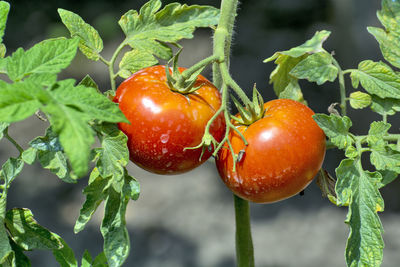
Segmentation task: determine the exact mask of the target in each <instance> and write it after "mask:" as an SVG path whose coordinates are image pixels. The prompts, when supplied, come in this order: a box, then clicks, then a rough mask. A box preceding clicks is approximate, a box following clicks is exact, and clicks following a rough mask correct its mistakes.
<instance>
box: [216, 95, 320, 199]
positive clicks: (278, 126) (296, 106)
mask: <svg viewBox="0 0 400 267" xmlns="http://www.w3.org/2000/svg"><path fill="white" fill-rule="evenodd" d="M264 108H265V115H264V117H263V118H262V119H260V120H258V121H256V122H254V123H253V124H251V125H250V126H244V125H239V124H238V123H236V122H235V124H236V126H237V129H238V130H239V131H240V132H241V133H242V134H243V135H244V137H245V138H246V140H247V142H248V145H247V146H245V145H244V142H243V141H242V139H241V137H240V136H239V135H238V133H236V132H235V131H231V133H230V136H229V140H230V141H231V144H232V147H233V150H234V152H235V154H237V155H239V156H238V160H237V163H236V171H235V172H234V171H233V160H232V155H231V152H230V150H229V149H228V148H227V145H226V144H225V145H224V147H223V148H222V149H221V150H220V151H219V152H218V157H217V159H216V164H217V169H218V172H219V174H220V176H221V178H222V180H223V181H224V183H225V184H226V185H227V186H228V188H230V189H231V190H232V191H233V192H234V193H235V194H236V195H238V196H239V197H241V198H243V199H246V200H250V201H252V202H257V203H270V202H276V201H279V200H283V199H286V198H289V197H291V196H293V195H295V194H297V193H299V192H301V191H302V190H303V189H304V188H305V187H306V186H307V185H308V184H309V183H310V182H311V181H312V179H313V178H314V176H315V175H316V174H317V172H318V170H319V169H320V168H321V165H322V162H323V160H324V156H325V134H324V132H323V131H322V130H321V128H320V127H319V126H318V125H317V123H316V122H315V121H314V120H313V118H312V115H313V114H314V112H313V111H312V110H311V109H310V108H308V107H307V106H305V105H303V104H301V103H299V102H296V101H294V100H289V99H277V100H272V101H269V102H267V103H265V104H264Z"/></svg>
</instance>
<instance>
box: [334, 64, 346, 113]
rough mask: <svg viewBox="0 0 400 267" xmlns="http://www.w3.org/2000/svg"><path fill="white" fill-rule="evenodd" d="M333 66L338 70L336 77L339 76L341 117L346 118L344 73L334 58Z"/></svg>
mask: <svg viewBox="0 0 400 267" xmlns="http://www.w3.org/2000/svg"><path fill="white" fill-rule="evenodd" d="M332 59H333V61H332V63H333V65H335V66H336V68H337V69H338V76H339V87H340V107H341V109H342V115H343V116H346V115H347V101H346V85H345V82H344V72H343V70H342V68H341V67H340V65H339V63H338V62H337V61H336V59H335V58H334V57H332Z"/></svg>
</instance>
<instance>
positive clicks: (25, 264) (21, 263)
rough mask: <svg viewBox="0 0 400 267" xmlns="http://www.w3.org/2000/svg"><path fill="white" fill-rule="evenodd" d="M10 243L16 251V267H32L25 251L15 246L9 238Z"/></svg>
mask: <svg viewBox="0 0 400 267" xmlns="http://www.w3.org/2000/svg"><path fill="white" fill-rule="evenodd" d="M9 242H10V245H11V248H12V250H13V251H14V258H15V265H16V266H18V267H31V262H30V260H29V258H28V257H27V256H26V255H25V254H24V250H23V249H22V248H21V247H20V246H18V245H17V244H15V243H14V241H13V240H12V239H11V238H9Z"/></svg>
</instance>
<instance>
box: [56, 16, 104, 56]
mask: <svg viewBox="0 0 400 267" xmlns="http://www.w3.org/2000/svg"><path fill="white" fill-rule="evenodd" d="M58 13H59V15H60V17H61V20H62V22H63V23H64V25H65V26H66V27H67V28H68V30H69V32H70V33H71V37H78V38H79V49H80V50H81V52H82V53H83V54H84V55H85V56H86V57H87V58H89V59H91V60H99V58H100V52H101V51H102V50H103V40H102V39H101V37H100V35H99V33H98V32H97V30H96V29H94V28H93V27H92V26H90V25H89V24H87V23H86V22H85V21H84V20H83V19H82V18H81V17H80V16H79V15H77V14H75V13H73V12H71V11H68V10H65V9H62V8H59V9H58Z"/></svg>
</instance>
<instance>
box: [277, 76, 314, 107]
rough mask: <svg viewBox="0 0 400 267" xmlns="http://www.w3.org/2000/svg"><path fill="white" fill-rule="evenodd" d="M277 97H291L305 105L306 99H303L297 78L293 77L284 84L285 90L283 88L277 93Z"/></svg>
mask: <svg viewBox="0 0 400 267" xmlns="http://www.w3.org/2000/svg"><path fill="white" fill-rule="evenodd" d="M279 98H284V99H293V100H296V101H298V102H300V103H303V104H305V105H307V101H305V100H304V97H303V93H302V91H301V88H300V85H299V83H298V81H297V80H295V79H293V80H291V81H290V82H289V84H288V85H287V86H286V88H285V90H283V91H282V92H281V93H280V94H279Z"/></svg>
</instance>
